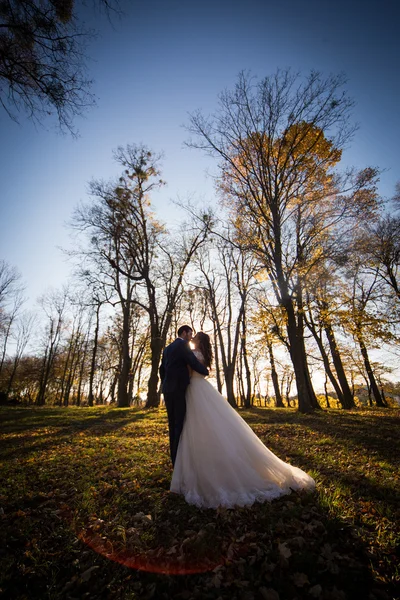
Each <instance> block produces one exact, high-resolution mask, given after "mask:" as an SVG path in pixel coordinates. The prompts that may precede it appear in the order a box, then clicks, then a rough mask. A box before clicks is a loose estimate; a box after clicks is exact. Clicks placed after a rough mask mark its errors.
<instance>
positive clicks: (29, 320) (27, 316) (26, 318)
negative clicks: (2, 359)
mask: <svg viewBox="0 0 400 600" xmlns="http://www.w3.org/2000/svg"><path fill="white" fill-rule="evenodd" d="M34 322H35V315H33V314H32V313H23V314H22V315H20V317H19V319H18V321H17V332H16V334H15V335H14V340H15V351H14V356H13V358H12V367H11V370H10V376H9V379H8V383H7V388H6V396H9V395H10V393H11V390H12V386H13V382H14V378H15V375H16V373H17V369H18V367H19V364H20V362H21V359H22V357H23V354H24V352H25V349H26V347H27V345H28V343H29V340H30V338H31V335H32V330H33V326H34Z"/></svg>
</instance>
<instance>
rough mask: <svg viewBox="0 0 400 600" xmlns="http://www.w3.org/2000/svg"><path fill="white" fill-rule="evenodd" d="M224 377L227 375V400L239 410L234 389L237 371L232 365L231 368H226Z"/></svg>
mask: <svg viewBox="0 0 400 600" xmlns="http://www.w3.org/2000/svg"><path fill="white" fill-rule="evenodd" d="M224 375H225V387H226V399H227V400H228V402H229V404H230V405H231V406H233V407H234V408H237V403H236V399H235V393H234V389H233V382H234V376H235V370H234V368H233V366H232V365H230V366H228V367H226V369H224Z"/></svg>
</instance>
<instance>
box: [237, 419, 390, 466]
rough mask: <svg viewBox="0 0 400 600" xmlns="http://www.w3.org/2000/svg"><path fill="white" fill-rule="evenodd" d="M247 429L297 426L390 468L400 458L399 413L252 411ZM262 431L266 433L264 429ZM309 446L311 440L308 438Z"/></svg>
mask: <svg viewBox="0 0 400 600" xmlns="http://www.w3.org/2000/svg"><path fill="white" fill-rule="evenodd" d="M243 416H245V418H246V421H247V423H248V424H249V425H250V426H257V428H258V429H259V428H260V427H263V428H265V427H266V428H267V430H268V432H271V431H273V430H274V429H273V426H274V425H298V426H301V427H302V428H306V429H308V430H311V431H313V432H318V433H319V434H321V435H326V436H330V437H331V438H332V439H333V441H334V443H335V445H337V446H338V447H340V444H342V447H343V448H346V449H348V446H349V443H350V444H352V445H354V446H356V447H359V448H363V449H364V450H365V452H366V453H367V452H373V453H374V454H375V455H376V456H377V457H380V458H381V459H383V460H386V461H388V462H389V463H391V464H393V463H394V462H396V461H398V460H399V457H400V436H399V435H398V431H399V430H400V416H399V411H398V410H392V409H382V411H379V413H378V414H377V411H374V413H373V414H368V412H366V411H364V412H363V413H362V414H357V413H356V412H355V411H352V412H345V411H335V412H333V411H329V412H328V411H323V412H316V413H313V414H307V415H302V414H299V413H297V412H295V411H285V410H281V411H276V410H268V409H267V410H265V409H254V408H253V409H251V411H246V412H245V414H244V415H243ZM264 431H265V429H264ZM316 441H317V440H316ZM310 442H311V443H312V442H313V440H312V439H311V438H310Z"/></svg>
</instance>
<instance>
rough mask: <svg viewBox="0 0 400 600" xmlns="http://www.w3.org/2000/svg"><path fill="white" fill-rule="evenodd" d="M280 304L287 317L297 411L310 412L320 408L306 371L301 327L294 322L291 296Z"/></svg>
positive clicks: (305, 356)
mask: <svg viewBox="0 0 400 600" xmlns="http://www.w3.org/2000/svg"><path fill="white" fill-rule="evenodd" d="M282 305H283V307H284V308H285V310H286V314H287V317H288V320H287V326H286V328H287V334H288V338H289V353H290V358H291V360H292V364H293V369H294V373H295V378H296V387H297V397H298V403H299V411H300V412H302V413H308V412H312V411H313V410H314V409H315V408H320V406H319V404H318V400H317V397H316V395H315V392H314V390H313V387H312V384H311V378H310V374H309V371H308V365H307V355H306V349H305V346H304V335H301V333H302V327H301V325H300V327H299V326H298V324H297V322H296V316H295V312H294V305H293V301H292V300H291V298H287V300H286V301H285V302H282ZM298 318H299V320H300V319H301V317H300V315H299V317H298ZM299 333H300V335H299Z"/></svg>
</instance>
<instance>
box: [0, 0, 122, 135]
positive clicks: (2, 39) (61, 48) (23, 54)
mask: <svg viewBox="0 0 400 600" xmlns="http://www.w3.org/2000/svg"><path fill="white" fill-rule="evenodd" d="M77 4H82V2H80V3H77V2H74V0H41V1H40V2H38V1H37V0H7V1H6V2H1V3H0V104H1V105H2V106H3V108H4V109H5V110H6V112H7V113H8V115H9V116H10V117H11V118H12V119H14V120H17V117H16V114H18V113H21V112H25V113H27V114H28V116H29V117H30V118H33V119H34V120H35V121H37V122H41V121H42V120H43V118H45V117H46V116H47V115H48V114H49V113H50V114H51V113H55V114H56V115H57V118H58V122H59V125H60V127H61V129H67V130H69V131H71V132H72V131H73V125H72V122H73V119H74V117H75V116H77V115H81V114H82V113H83V112H84V111H85V109H87V108H88V107H89V106H92V105H93V104H94V96H93V94H92V92H91V90H90V88H91V81H90V80H89V79H88V77H87V69H86V46H87V42H88V41H89V39H90V38H92V37H93V36H94V31H91V30H89V29H86V28H85V27H84V26H83V25H82V24H81V23H80V22H79V19H78V17H77V11H76V5H77ZM99 4H100V5H101V6H103V8H104V9H105V10H106V11H115V10H117V9H118V4H117V1H113V0H99Z"/></svg>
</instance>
